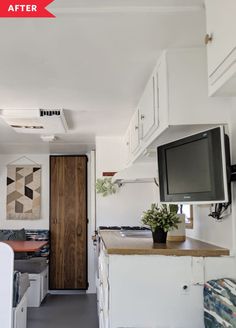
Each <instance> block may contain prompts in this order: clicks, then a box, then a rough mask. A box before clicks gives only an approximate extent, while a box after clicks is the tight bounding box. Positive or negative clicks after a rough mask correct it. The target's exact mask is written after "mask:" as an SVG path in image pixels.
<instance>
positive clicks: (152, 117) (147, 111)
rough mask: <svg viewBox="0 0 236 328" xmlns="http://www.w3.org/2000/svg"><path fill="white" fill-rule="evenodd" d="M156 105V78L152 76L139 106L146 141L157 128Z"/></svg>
mask: <svg viewBox="0 0 236 328" xmlns="http://www.w3.org/2000/svg"><path fill="white" fill-rule="evenodd" d="M156 103H157V101H156V77H155V75H152V76H151V78H150V80H149V81H148V84H147V85H146V88H145V90H144V93H143V96H142V98H141V100H140V104H139V115H140V123H141V138H142V139H145V137H147V136H148V135H149V134H150V133H151V132H152V130H153V128H154V127H155V126H156Z"/></svg>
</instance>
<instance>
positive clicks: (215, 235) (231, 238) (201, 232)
mask: <svg viewBox="0 0 236 328" xmlns="http://www.w3.org/2000/svg"><path fill="white" fill-rule="evenodd" d="M235 109H236V101H234V102H233V103H232V101H231V100H230V101H228V102H226V106H225V107H224V108H222V110H224V112H225V115H226V117H227V120H228V122H229V123H228V131H227V133H228V135H229V139H230V148H231V149H230V151H231V163H232V164H233V163H236V113H235ZM231 187H232V206H231V213H229V215H227V216H226V217H225V218H224V219H223V220H221V221H216V220H214V219H213V218H211V217H209V216H208V214H209V213H210V210H209V206H206V205H201V206H194V229H193V230H187V235H188V236H189V237H192V238H196V239H200V240H202V241H206V242H209V243H212V244H216V245H218V246H222V247H226V248H229V249H230V250H231V254H232V255H233V254H235V253H236V241H235V236H236V233H235V229H236V228H235V226H236V216H235V214H236V190H235V182H232V183H231Z"/></svg>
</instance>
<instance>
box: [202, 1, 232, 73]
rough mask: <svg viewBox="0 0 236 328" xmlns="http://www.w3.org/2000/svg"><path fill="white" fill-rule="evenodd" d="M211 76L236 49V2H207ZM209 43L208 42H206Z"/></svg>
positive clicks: (209, 70)
mask: <svg viewBox="0 0 236 328" xmlns="http://www.w3.org/2000/svg"><path fill="white" fill-rule="evenodd" d="M206 14H207V34H208V35H209V37H211V38H212V40H208V43H207V51H208V59H209V62H208V72H209V75H211V74H212V73H214V71H215V70H216V69H217V67H219V65H221V64H222V62H223V61H224V60H225V59H226V58H227V57H228V56H229V55H230V53H231V52H232V50H233V49H234V48H235V47H236V37H235V33H236V19H235V15H236V1H235V0H226V1H225V0H206ZM206 42H207V40H206Z"/></svg>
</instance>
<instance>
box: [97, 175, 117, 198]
mask: <svg viewBox="0 0 236 328" xmlns="http://www.w3.org/2000/svg"><path fill="white" fill-rule="evenodd" d="M117 190H118V186H117V184H115V183H114V182H112V179H111V178H104V179H97V181H96V192H97V194H102V196H103V197H105V196H108V195H112V194H115V193H116V192H117Z"/></svg>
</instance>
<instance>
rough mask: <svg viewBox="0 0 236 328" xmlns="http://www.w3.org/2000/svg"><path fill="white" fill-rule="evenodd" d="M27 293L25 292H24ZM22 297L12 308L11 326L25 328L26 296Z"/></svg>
mask: <svg viewBox="0 0 236 328" xmlns="http://www.w3.org/2000/svg"><path fill="white" fill-rule="evenodd" d="M26 294H27V293H26ZM26 294H25V295H24V296H23V297H22V299H21V301H20V303H19V304H18V305H17V307H16V308H14V309H13V328H26V326H27V296H26Z"/></svg>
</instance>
